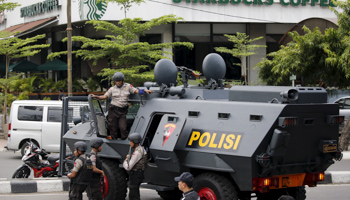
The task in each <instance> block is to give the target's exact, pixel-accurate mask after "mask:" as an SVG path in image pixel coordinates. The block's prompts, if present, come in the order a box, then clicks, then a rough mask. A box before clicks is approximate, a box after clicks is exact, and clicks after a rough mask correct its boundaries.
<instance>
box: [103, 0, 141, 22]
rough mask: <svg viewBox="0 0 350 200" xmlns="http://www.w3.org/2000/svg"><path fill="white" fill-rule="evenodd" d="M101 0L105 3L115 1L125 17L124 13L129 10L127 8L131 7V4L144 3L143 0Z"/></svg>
mask: <svg viewBox="0 0 350 200" xmlns="http://www.w3.org/2000/svg"><path fill="white" fill-rule="evenodd" d="M101 1H105V2H107V3H110V2H112V3H117V4H118V5H120V6H121V8H120V9H121V10H124V15H125V18H126V13H127V11H129V9H130V8H131V6H132V4H138V5H140V4H141V3H144V2H145V1H144V0H101Z"/></svg>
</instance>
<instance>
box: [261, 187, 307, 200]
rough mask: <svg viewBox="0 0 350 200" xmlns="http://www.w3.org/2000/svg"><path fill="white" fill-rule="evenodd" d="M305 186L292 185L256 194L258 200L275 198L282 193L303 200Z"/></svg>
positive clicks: (272, 199)
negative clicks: (291, 186)
mask: <svg viewBox="0 0 350 200" xmlns="http://www.w3.org/2000/svg"><path fill="white" fill-rule="evenodd" d="M305 194H306V190H305V186H301V187H294V188H288V189H279V190H270V192H268V193H263V194H261V193H259V194H257V196H258V200H274V199H275V200H277V199H278V198H280V197H281V196H282V195H290V196H292V197H294V199H295V200H305V199H306V195H305Z"/></svg>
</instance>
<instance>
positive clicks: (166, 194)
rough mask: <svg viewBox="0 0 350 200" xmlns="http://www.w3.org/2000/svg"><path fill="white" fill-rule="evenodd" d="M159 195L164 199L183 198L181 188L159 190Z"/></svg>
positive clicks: (176, 199)
mask: <svg viewBox="0 0 350 200" xmlns="http://www.w3.org/2000/svg"><path fill="white" fill-rule="evenodd" d="M157 192H158V194H159V196H160V197H161V198H162V199H164V200H179V199H180V198H181V192H180V190H171V191H157Z"/></svg>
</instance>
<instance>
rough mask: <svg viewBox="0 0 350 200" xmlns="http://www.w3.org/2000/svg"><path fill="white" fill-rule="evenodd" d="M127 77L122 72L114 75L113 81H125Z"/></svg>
mask: <svg viewBox="0 0 350 200" xmlns="http://www.w3.org/2000/svg"><path fill="white" fill-rule="evenodd" d="M124 79H125V77H124V74H123V73H121V72H116V73H114V75H113V81H124Z"/></svg>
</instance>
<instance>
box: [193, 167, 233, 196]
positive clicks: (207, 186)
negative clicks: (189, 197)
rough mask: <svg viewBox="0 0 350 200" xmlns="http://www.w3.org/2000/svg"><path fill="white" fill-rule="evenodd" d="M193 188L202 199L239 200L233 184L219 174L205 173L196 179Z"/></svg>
mask: <svg viewBox="0 0 350 200" xmlns="http://www.w3.org/2000/svg"><path fill="white" fill-rule="evenodd" d="M193 187H194V189H195V191H197V192H198V194H199V196H200V197H201V199H206V200H238V192H237V190H236V188H235V186H234V185H233V183H232V182H231V181H230V180H228V179H227V178H226V177H224V176H221V175H218V174H214V173H204V174H201V175H199V176H197V177H195V179H194V183H193Z"/></svg>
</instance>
